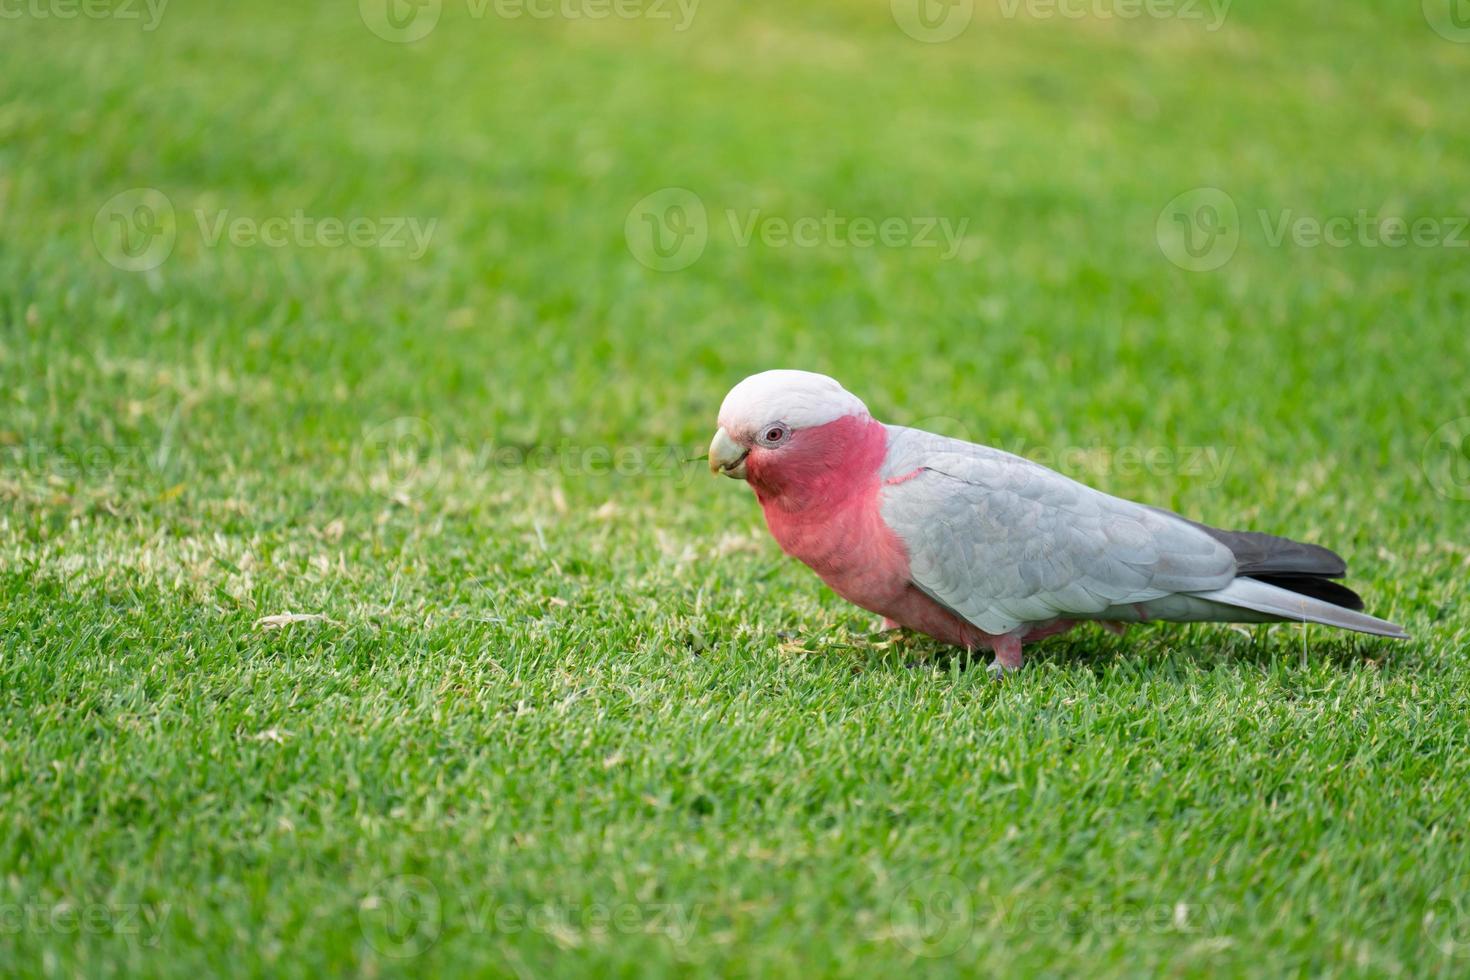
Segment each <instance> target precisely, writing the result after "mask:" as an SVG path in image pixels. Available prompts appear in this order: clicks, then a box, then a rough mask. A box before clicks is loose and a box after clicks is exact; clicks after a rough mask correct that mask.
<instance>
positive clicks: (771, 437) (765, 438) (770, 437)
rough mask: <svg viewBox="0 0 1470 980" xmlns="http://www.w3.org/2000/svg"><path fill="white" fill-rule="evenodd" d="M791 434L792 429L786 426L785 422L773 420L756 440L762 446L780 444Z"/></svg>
mask: <svg viewBox="0 0 1470 980" xmlns="http://www.w3.org/2000/svg"><path fill="white" fill-rule="evenodd" d="M790 434H791V430H790V429H788V428H787V427H786V425H785V423H782V422H772V423H771V424H770V425H768V426H766V427H765V429H764V430H762V431H761V434H760V435H759V436H757V437H756V442H759V443H760V444H761V445H762V446H779V445H780V444H781V443H783V442H785V441H786V437H787V436H789V435H790Z"/></svg>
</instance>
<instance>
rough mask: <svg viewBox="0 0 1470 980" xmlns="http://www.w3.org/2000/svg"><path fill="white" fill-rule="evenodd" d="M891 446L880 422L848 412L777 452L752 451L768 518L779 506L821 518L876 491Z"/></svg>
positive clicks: (752, 473) (752, 477) (751, 470)
mask: <svg viewBox="0 0 1470 980" xmlns="http://www.w3.org/2000/svg"><path fill="white" fill-rule="evenodd" d="M887 448H888V433H887V430H886V429H885V428H884V427H883V424H882V423H881V422H877V421H874V420H873V419H872V418H870V417H869V416H867V415H861V416H859V415H848V416H844V417H843V418H840V419H837V420H836V421H834V422H828V423H827V424H826V425H819V426H816V427H814V428H811V429H803V430H800V431H798V432H796V433H795V434H794V435H793V436H792V437H791V442H790V444H789V445H787V446H785V447H783V448H782V449H781V450H780V451H779V452H778V453H772V454H770V455H765V454H757V453H752V454H751V458H750V460H749V462H748V463H747V466H746V472H747V479H749V481H750V485H751V486H752V487H753V488H754V489H755V495H756V497H757V498H758V499H759V500H760V502H761V506H762V507H763V508H765V510H766V513H767V516H770V513H771V511H772V510H773V509H774V510H776V511H780V512H782V513H785V514H789V515H792V516H796V515H803V516H805V517H806V518H807V519H808V520H811V519H820V518H821V516H822V514H821V512H825V511H828V510H830V509H832V508H834V507H841V506H843V505H845V504H847V503H849V502H850V501H851V500H852V499H853V498H855V497H858V496H864V495H866V492H869V491H871V492H876V491H877V488H878V474H879V471H880V469H881V468H882V466H883V457H884V454H885V453H886V452H887Z"/></svg>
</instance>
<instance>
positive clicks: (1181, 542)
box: [880, 426, 1235, 634]
mask: <svg viewBox="0 0 1470 980" xmlns="http://www.w3.org/2000/svg"><path fill="white" fill-rule="evenodd" d="M883 475H884V477H885V481H886V482H885V485H884V487H883V491H882V497H881V502H880V506H881V511H882V515H883V519H884V520H885V521H886V522H887V523H888V525H889V526H890V527H892V528H893V530H894V531H895V532H896V533H897V534H898V535H899V537H901V538H902V539H903V541H904V543H905V545H906V546H907V547H908V552H909V564H910V569H909V575H910V578H911V579H912V581H913V583H914V584H915V585H916V586H918V587H919V588H920V589H922V590H924V591H925V592H927V593H928V594H929V595H930V596H932V597H933V598H934V599H935V600H936V601H938V602H940V603H942V604H944V605H945V606H947V607H949V608H950V609H952V610H953V611H954V612H955V613H957V614H958V615H960V616H963V617H964V618H965V619H967V620H969V621H970V622H971V623H973V624H975V625H976V626H978V627H979V628H980V629H982V630H984V631H985V632H987V633H993V634H999V633H1009V632H1010V631H1011V630H1014V629H1016V628H1017V627H1018V626H1020V625H1021V624H1023V623H1034V622H1044V621H1046V620H1051V619H1056V618H1058V617H1077V618H1088V617H1092V616H1097V615H1098V614H1100V613H1103V612H1104V611H1106V610H1107V609H1109V608H1110V607H1113V606H1123V605H1129V604H1132V603H1137V602H1147V601H1149V600H1151V599H1158V598H1160V597H1162V596H1166V595H1171V594H1173V593H1176V592H1200V591H1207V590H1210V589H1220V588H1224V587H1225V586H1227V585H1229V584H1230V582H1231V581H1232V580H1233V579H1234V578H1235V556H1234V555H1233V554H1232V553H1231V552H1230V549H1228V548H1227V547H1225V546H1224V545H1223V544H1221V543H1220V542H1219V541H1216V540H1215V539H1214V538H1212V537H1211V536H1210V535H1208V534H1206V533H1204V532H1203V531H1201V530H1199V529H1198V528H1196V527H1194V526H1192V525H1191V524H1189V523H1188V522H1186V521H1184V520H1183V519H1181V518H1179V517H1176V516H1174V515H1173V514H1169V513H1167V512H1164V511H1158V510H1154V509H1153V508H1150V507H1145V506H1143V505H1142V504H1136V503H1133V502H1132V501H1128V500H1122V499H1120V498H1118V497H1112V496H1109V495H1108V494H1105V493H1102V492H1101V491H1098V490H1094V489H1092V488H1091V487H1086V486H1083V485H1082V484H1080V483H1077V482H1076V481H1074V480H1070V479H1068V478H1067V477H1065V476H1062V475H1061V474H1060V473H1056V472H1054V471H1052V470H1049V469H1047V468H1046V467H1044V466H1041V465H1039V464H1037V463H1033V462H1031V461H1030V460H1026V459H1022V458H1021V457H1019V456H1013V455H1011V454H1009V453H1004V452H1001V451H999V450H996V449H989V448H987V447H984V446H977V445H974V444H972V443H967V442H961V441H959V440H955V439H947V438H945V437H943V436H937V435H933V434H932V433H928V432H923V431H920V430H917V429H904V428H901V427H898V426H890V427H889V454H888V461H887V463H886V465H885V470H884V474H883Z"/></svg>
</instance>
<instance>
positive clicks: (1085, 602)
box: [709, 371, 1408, 670]
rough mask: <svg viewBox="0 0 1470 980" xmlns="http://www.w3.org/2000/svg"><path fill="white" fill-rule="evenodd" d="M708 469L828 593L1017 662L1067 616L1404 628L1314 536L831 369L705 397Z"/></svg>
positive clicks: (762, 380) (999, 663)
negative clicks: (1374, 605) (1183, 497)
mask: <svg viewBox="0 0 1470 980" xmlns="http://www.w3.org/2000/svg"><path fill="white" fill-rule="evenodd" d="M709 465H710V469H711V470H712V471H713V472H715V473H720V474H723V475H725V476H729V477H733V478H735V479H737V480H745V481H746V482H747V483H749V484H750V485H751V487H752V488H753V489H754V490H755V495H756V498H757V499H758V500H759V501H760V504H761V508H762V509H763V510H764V511H765V515H766V524H767V526H768V527H769V528H770V530H771V534H772V536H774V537H775V539H776V541H777V543H779V544H780V546H781V548H782V550H783V551H785V552H786V553H787V554H788V555H791V556H793V557H795V558H797V559H799V560H801V561H802V562H804V563H805V564H807V565H809V566H810V567H811V568H812V570H813V571H815V572H816V573H817V575H819V576H820V577H821V578H822V580H823V581H824V582H826V583H827V584H828V585H829V586H831V587H832V589H833V591H835V592H836V593H837V594H838V595H840V596H842V597H843V598H844V599H847V600H848V601H849V602H852V603H855V604H857V605H859V606H861V607H863V608H864V609H867V610H869V611H871V612H875V613H878V614H879V615H880V616H883V617H884V619H885V624H884V625H885V626H887V627H895V626H904V627H908V628H909V629H914V630H918V631H919V632H921V633H927V634H928V635H929V636H932V637H934V638H936V639H938V640H941V641H943V642H946V643H952V644H954V645H956V646H961V647H964V648H966V649H968V650H976V649H981V648H989V649H990V650H991V651H992V652H994V654H995V664H994V665H992V667H993V669H1003V670H1015V669H1017V668H1019V667H1020V666H1021V647H1022V644H1024V643H1029V642H1033V641H1036V640H1040V639H1042V638H1044V637H1047V636H1053V635H1056V634H1058V633H1061V632H1063V631H1065V630H1067V629H1069V628H1071V627H1072V626H1074V625H1076V624H1077V623H1078V622H1081V621H1086V620H1095V621H1099V622H1102V623H1104V624H1105V625H1108V626H1110V627H1114V628H1121V627H1118V626H1117V625H1116V624H1121V623H1137V622H1149V621H1152V620H1164V621H1168V622H1225V623H1274V622H1310V623H1322V624H1325V625H1327V626H1337V627H1341V628H1343V629H1349V630H1356V631H1357V632H1360V633H1371V634H1374V635H1376V636H1387V637H1396V638H1407V635H1408V634H1406V633H1405V632H1404V631H1403V629H1402V628H1400V627H1399V626H1396V625H1394V624H1393V623H1390V622H1387V621H1385V620H1382V619H1376V618H1374V617H1372V616H1368V615H1365V614H1364V613H1362V612H1361V611H1360V610H1361V609H1362V608H1363V603H1362V600H1361V599H1359V598H1358V596H1357V594H1356V593H1354V592H1352V591H1351V590H1350V589H1347V588H1346V587H1344V586H1342V585H1340V584H1338V583H1337V582H1334V581H1332V580H1333V579H1336V578H1340V577H1341V576H1342V575H1344V574H1345V573H1346V571H1347V568H1346V566H1345V565H1344V563H1343V560H1342V559H1341V558H1340V557H1338V556H1337V555H1336V554H1334V553H1333V552H1331V551H1328V550H1327V549H1326V548H1322V547H1319V546H1317V545H1312V544H1303V543H1301V542H1298V541H1291V540H1288V539H1286V538H1278V537H1274V536H1272V535H1269V534H1261V533H1257V532H1252V531H1222V530H1219V529H1217V528H1212V527H1208V526H1206V525H1203V524H1197V523H1195V522H1194V521H1190V520H1186V519H1185V518H1183V517H1180V516H1178V515H1177V514H1173V513H1170V512H1169V511H1166V510H1161V509H1159V508H1156V507H1148V506H1145V505H1144V504H1137V503H1133V502H1132V501H1129V500H1122V499H1120V498H1118V497H1112V496H1109V495H1108V494H1105V493H1102V492H1101V491H1098V490H1094V489H1092V488H1091V487H1087V486H1083V485H1082V484H1080V483H1077V482H1076V481H1074V480H1070V479H1068V478H1067V477H1065V476H1062V475H1061V474H1060V473H1056V472H1054V471H1052V470H1049V469H1047V468H1046V467H1044V466H1041V465H1039V464H1037V463H1033V462H1031V461H1030V460H1027V459H1023V458H1022V457H1019V456H1013V455H1011V454H1010V453H1006V452H1001V451H1000V450H998V449H991V448H988V447H986V446H978V445H975V444H973V443H969V442H963V441H961V440H958V439H950V438H947V437H945V436H940V435H935V434H934V433H932V432H924V431H923V430H920V429H908V428H904V427H902V426H897V425H885V424H883V423H882V422H879V421H877V420H876V419H874V418H873V417H872V416H871V415H869V414H868V409H867V407H866V406H865V405H864V404H863V403H862V402H861V401H860V400H859V399H858V398H857V397H856V396H855V395H852V394H851V393H849V392H848V391H847V390H845V389H844V388H843V387H842V386H841V385H840V384H838V383H837V382H836V381H834V380H833V379H831V378H829V377H826V376H825V375H821V374H812V373H810V372H807V371H766V372H764V373H762V374H756V375H752V376H751V377H749V378H746V379H745V380H744V381H742V382H740V383H739V384H738V385H736V386H735V387H734V388H733V389H731V391H730V393H729V394H728V395H727V396H725V402H724V404H723V405H721V406H720V417H719V430H718V431H716V432H715V437H714V441H713V442H711V443H710V449H709Z"/></svg>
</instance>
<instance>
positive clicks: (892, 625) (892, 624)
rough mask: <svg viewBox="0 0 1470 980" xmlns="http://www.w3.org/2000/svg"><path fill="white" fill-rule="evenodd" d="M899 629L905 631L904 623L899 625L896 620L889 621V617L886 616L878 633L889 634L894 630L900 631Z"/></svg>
mask: <svg viewBox="0 0 1470 980" xmlns="http://www.w3.org/2000/svg"><path fill="white" fill-rule="evenodd" d="M899 629H903V624H902V623H899V622H897V621H896V620H892V619H889V618H888V617H887V616H884V617H883V625H882V626H880V627H878V632H880V633H887V632H890V631H892V630H899Z"/></svg>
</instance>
